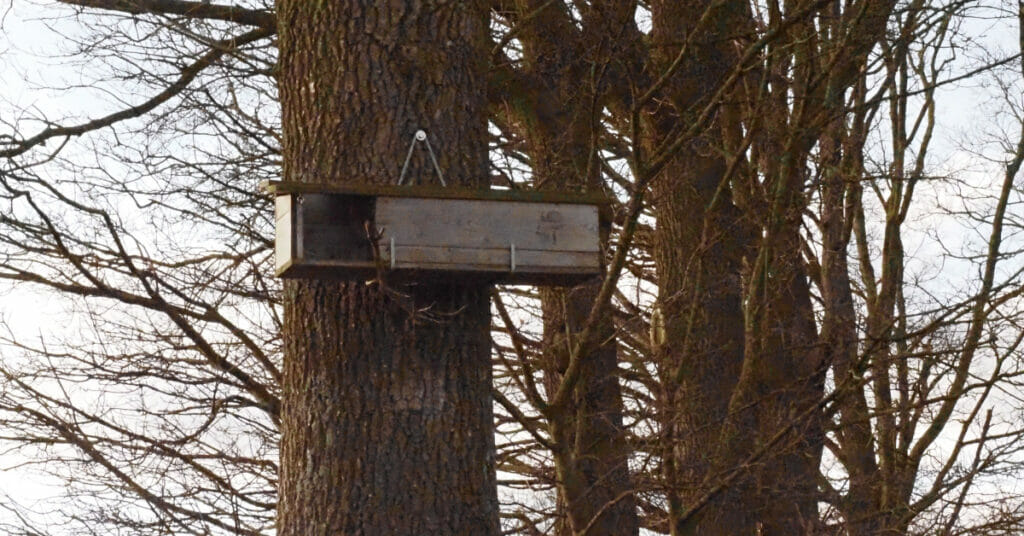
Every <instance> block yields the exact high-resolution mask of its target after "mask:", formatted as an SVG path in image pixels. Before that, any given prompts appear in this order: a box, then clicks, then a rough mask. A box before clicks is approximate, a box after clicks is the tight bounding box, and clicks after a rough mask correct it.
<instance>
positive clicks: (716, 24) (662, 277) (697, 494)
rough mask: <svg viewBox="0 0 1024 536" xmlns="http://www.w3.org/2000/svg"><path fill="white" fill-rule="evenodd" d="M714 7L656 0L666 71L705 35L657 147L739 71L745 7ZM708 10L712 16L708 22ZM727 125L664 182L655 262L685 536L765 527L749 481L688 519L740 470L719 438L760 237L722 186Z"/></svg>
mask: <svg viewBox="0 0 1024 536" xmlns="http://www.w3.org/2000/svg"><path fill="white" fill-rule="evenodd" d="M713 4H714V3H713V2H689V3H686V2H672V1H657V2H652V4H651V10H652V19H653V21H654V27H653V30H652V47H651V48H652V52H651V57H652V63H653V64H654V65H655V66H656V69H655V70H654V72H655V73H661V72H664V71H665V70H667V69H669V68H670V66H671V65H672V63H673V61H674V60H675V56H676V54H677V53H678V50H679V48H678V47H679V46H680V43H681V42H683V40H684V39H686V36H689V35H691V34H692V33H693V32H695V31H696V32H700V35H699V36H698V37H696V38H694V39H693V44H692V45H691V46H692V52H691V53H690V54H688V55H687V57H686V58H685V59H684V61H683V63H682V64H681V66H680V68H679V69H678V71H676V73H675V74H674V75H673V76H672V77H671V78H670V79H669V81H668V82H667V83H666V85H665V96H666V98H665V99H662V100H661V101H660V102H661V103H662V104H660V105H659V106H660V107H659V108H658V109H656V110H653V111H652V114H651V119H650V120H649V123H648V126H647V128H648V139H647V140H645V146H646V147H648V148H649V151H653V150H654V148H656V147H658V146H659V145H660V144H662V143H665V142H666V140H668V139H670V136H672V135H673V133H674V132H678V131H677V130H676V129H677V128H678V125H679V124H680V123H683V124H688V123H689V122H692V121H693V120H694V116H695V115H696V113H697V110H699V108H701V107H704V106H706V105H707V104H708V100H707V99H708V97H709V96H710V95H712V94H713V93H714V92H715V91H716V90H717V89H718V87H719V86H720V85H721V84H722V83H723V81H724V79H725V77H726V76H727V75H728V74H729V73H730V72H731V71H732V69H733V68H734V66H735V63H736V61H737V58H736V57H735V51H734V50H733V49H730V48H729V47H728V46H727V44H728V42H729V38H730V37H732V35H731V33H730V32H736V31H737V28H739V27H742V25H737V24H736V22H735V19H739V18H740V16H741V15H742V14H743V13H744V9H743V6H742V5H741V3H737V2H732V3H727V5H726V6H719V7H714V6H713ZM709 9H710V10H713V11H712V13H711V14H710V17H711V21H712V22H709V23H707V24H706V25H705V26H703V27H699V28H698V27H697V26H696V23H697V21H699V20H700V19H701V18H702V16H703V15H704V12H705V10H709ZM718 131H719V126H717V125H715V126H712V127H709V129H708V131H706V133H705V134H703V135H700V136H698V137H696V138H694V139H693V140H690V141H689V143H687V144H686V145H685V146H684V148H683V149H682V150H681V151H680V154H679V155H678V156H677V157H675V159H674V160H673V161H672V162H671V163H670V164H669V165H668V166H666V168H665V170H664V171H663V172H662V173H663V176H662V177H660V178H658V179H657V180H656V181H655V182H654V188H653V199H652V202H653V204H654V208H655V212H656V214H657V217H658V225H657V227H656V230H655V241H654V260H655V263H656V266H657V271H658V294H659V307H660V308H661V309H662V312H663V315H664V321H665V332H666V338H665V341H664V344H662V345H661V346H660V347H659V348H657V349H656V350H657V359H658V363H659V367H660V369H661V375H662V385H664V392H663V393H660V395H661V398H662V400H661V403H662V404H663V407H664V409H663V412H664V417H663V419H662V433H663V440H664V446H663V449H664V460H665V462H664V468H663V476H664V478H665V481H666V485H667V487H668V497H669V521H670V525H671V526H672V527H673V533H674V534H679V533H688V534H707V535H713V534H721V535H742V534H752V533H753V532H754V519H753V512H752V511H751V510H750V509H749V508H748V507H747V506H746V505H745V503H744V501H745V499H746V497H747V495H748V493H747V492H746V491H744V489H745V488H747V487H748V486H747V485H746V484H744V483H742V482H740V481H737V482H734V483H733V484H732V485H730V486H728V487H727V488H726V490H725V491H724V492H723V493H721V494H719V495H718V496H717V497H716V498H715V499H714V500H712V501H711V502H710V504H708V506H707V507H705V508H704V509H702V511H701V513H700V514H699V515H698V516H695V517H692V518H689V519H688V520H687V521H686V522H680V516H681V515H682V514H683V513H684V511H686V510H687V509H688V508H689V507H690V506H691V505H693V504H695V503H696V502H698V501H699V500H700V498H701V497H702V496H704V495H705V494H706V493H708V492H709V490H710V489H711V487H713V486H715V485H716V484H718V482H717V478H716V477H711V478H709V476H711V473H712V471H713V470H715V469H718V468H721V467H723V466H728V465H729V464H728V463H727V462H726V461H724V460H721V459H720V458H721V457H722V456H724V455H726V453H725V452H723V449H721V448H719V447H718V446H717V445H718V439H719V436H720V433H721V426H722V423H723V422H725V421H726V417H727V410H728V403H729V398H730V396H731V394H732V392H733V388H734V387H735V385H736V381H737V378H738V377H739V375H740V368H741V365H742V361H743V355H744V338H743V309H742V302H741V298H740V294H741V286H740V270H741V260H742V258H743V256H744V254H745V253H746V252H747V250H748V248H749V247H750V238H749V237H748V232H747V231H746V230H745V228H744V227H745V226H744V224H743V223H742V222H741V219H740V211H739V210H738V209H737V208H736V207H735V206H734V205H733V203H732V200H731V196H730V192H729V188H728V186H727V185H723V184H722V181H723V180H724V178H725V173H726V168H727V164H726V161H725V159H724V158H723V156H722V153H721V151H720V146H721V141H720V137H719V136H718ZM712 199H717V201H715V202H714V203H713V202H712ZM750 432H751V434H753V433H754V432H755V431H754V430H750Z"/></svg>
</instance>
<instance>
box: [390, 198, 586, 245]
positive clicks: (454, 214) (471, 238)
mask: <svg viewBox="0 0 1024 536" xmlns="http://www.w3.org/2000/svg"><path fill="white" fill-rule="evenodd" d="M375 221H376V225H377V227H378V228H381V229H382V232H383V240H384V241H389V240H390V239H391V238H394V239H395V243H396V244H401V245H407V244H408V245H417V246H451V247H462V248H474V247H475V248H508V247H509V245H511V244H515V246H516V247H517V248H521V249H534V250H541V251H544V250H557V251H598V242H597V236H598V219H597V207H594V206H590V205H569V204H559V203H509V202H504V201H469V200H462V199H449V200H443V201H442V200H438V199H416V198H398V197H382V198H378V199H377V212H376V219H375Z"/></svg>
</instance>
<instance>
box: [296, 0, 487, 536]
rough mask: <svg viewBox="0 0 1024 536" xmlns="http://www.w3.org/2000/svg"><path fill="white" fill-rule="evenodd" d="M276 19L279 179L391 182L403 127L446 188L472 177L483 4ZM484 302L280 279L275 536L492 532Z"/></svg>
mask: <svg viewBox="0 0 1024 536" xmlns="http://www.w3.org/2000/svg"><path fill="white" fill-rule="evenodd" d="M277 13H278V26H279V29H280V42H279V47H280V74H279V86H280V94H281V105H282V113H283V125H284V175H285V178H286V179H287V180H296V181H309V182H320V181H322V182H334V183H350V182H371V183H390V182H393V181H395V180H396V176H397V173H398V171H399V168H400V165H401V163H402V160H403V158H404V156H405V151H406V150H407V148H408V144H409V142H410V140H411V136H412V134H413V133H414V132H415V130H416V129H417V128H419V127H422V128H424V129H426V130H427V131H428V132H429V135H430V139H431V141H432V143H433V146H434V148H435V150H436V152H437V153H438V160H439V161H440V165H441V168H442V170H443V171H444V172H445V174H446V178H447V179H448V181H449V183H455V184H458V185H463V186H468V185H475V184H479V182H480V181H483V180H485V179H486V177H487V170H488V160H487V130H486V124H487V123H486V105H487V103H486V87H485V74H486V65H485V64H484V62H485V61H486V55H485V54H480V51H481V50H487V48H486V38H487V10H486V8H485V6H483V5H482V4H480V3H478V2H440V1H430V0H407V1H405V2H398V3H394V2H392V3H380V2H365V1H355V0H346V1H340V0H339V1H330V2H314V1H310V0H281V1H280V2H278V4H277ZM424 163H425V162H424V161H419V162H417V165H414V168H413V169H412V172H413V173H418V172H419V171H420V170H421V169H422V170H426V169H428V168H427V167H426V166H424V165H423V164H424ZM427 173H429V172H426V171H424V173H423V174H424V175H426V174H427ZM427 180H431V179H427ZM487 292H488V289H487V288H486V286H484V285H476V284H458V285H455V284H452V285H441V284H430V285H418V286H410V287H402V288H388V287H387V286H386V285H382V284H380V283H377V284H372V285H368V284H366V283H363V282H353V283H336V282H328V281H317V280H302V281H295V282H289V283H288V284H286V285H285V305H284V309H285V326H284V333H283V335H284V349H285V356H284V358H285V367H284V381H283V410H282V434H281V469H280V499H279V507H278V513H279V520H278V533H279V534H281V535H282V536H313V535H324V536H327V535H331V536H334V535H341V534H362V535H378V534H379V535H413V534H446V535H448V534H452V535H459V534H465V535H470V534H472V535H479V534H483V535H487V534H497V531H498V506H497V497H496V489H495V473H494V439H493V434H492V426H493V424H492V408H491V396H490V389H491V366H490V339H489V334H488V327H489V309H488V302H487V296H488V294H487Z"/></svg>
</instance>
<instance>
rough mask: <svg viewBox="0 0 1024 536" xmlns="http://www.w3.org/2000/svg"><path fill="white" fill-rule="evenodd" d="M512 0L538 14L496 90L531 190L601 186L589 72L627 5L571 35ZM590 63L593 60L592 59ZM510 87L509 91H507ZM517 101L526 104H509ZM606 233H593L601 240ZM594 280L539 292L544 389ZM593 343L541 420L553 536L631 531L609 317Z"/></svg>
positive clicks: (550, 16)
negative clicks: (524, 159) (549, 444)
mask: <svg viewBox="0 0 1024 536" xmlns="http://www.w3.org/2000/svg"><path fill="white" fill-rule="evenodd" d="M549 4H550V2H547V1H546V0H519V1H517V2H516V3H515V7H516V11H517V12H518V13H519V14H520V16H521V15H523V14H528V13H533V12H536V11H537V10H544V11H543V16H541V17H538V18H537V19H535V20H531V21H529V22H528V23H524V24H521V25H520V26H518V27H517V28H518V34H517V35H518V37H519V39H520V40H521V41H522V43H523V67H522V69H523V73H522V74H523V79H522V81H521V82H522V83H521V84H520V85H519V86H518V87H516V88H515V89H512V88H509V87H503V88H500V91H499V93H501V97H502V98H501V100H502V101H503V104H504V105H503V106H501V109H502V110H503V111H507V110H516V111H515V112H506V113H509V114H510V115H512V117H511V118H510V119H511V121H510V123H515V124H517V125H518V126H519V131H520V132H519V133H520V135H521V136H522V137H523V139H524V141H525V144H524V145H525V147H524V149H525V151H526V153H527V154H528V155H529V157H530V163H531V167H532V171H533V175H534V182H535V184H536V185H537V186H538V187H539V188H542V189H553V190H573V191H577V190H581V189H587V190H591V191H594V190H597V189H600V188H601V175H600V167H599V166H598V160H597V154H596V152H595V151H596V149H595V146H594V140H595V136H596V134H597V131H598V129H599V128H600V126H599V112H600V106H598V105H597V104H596V102H597V101H599V100H600V97H601V93H602V88H601V82H600V81H599V80H596V79H595V77H594V76H593V75H592V74H591V73H592V72H593V71H600V70H601V69H602V67H604V66H606V64H608V63H613V62H614V61H615V60H616V59H617V58H616V53H614V52H613V53H608V55H607V56H605V57H599V56H598V54H599V52H598V51H600V52H604V51H606V50H609V49H612V50H615V47H614V46H612V45H610V44H609V43H602V42H601V41H602V40H610V39H612V37H611V36H613V35H617V34H613V31H617V32H621V27H622V25H623V24H624V22H625V21H628V20H629V19H630V18H631V17H632V13H633V8H632V7H631V6H629V5H628V4H627V3H623V4H622V5H621V6H616V7H615V8H611V7H603V8H602V9H593V8H592V7H586V8H584V9H583V10H582V11H581V14H580V16H581V18H582V20H583V25H582V26H583V27H582V28H577V27H576V25H575V24H574V22H573V20H572V16H571V14H570V12H569V9H568V7H567V6H566V5H564V4H563V3H562V2H557V3H555V4H553V5H549ZM595 56H598V57H595ZM517 90H519V91H517ZM524 96H526V97H527V98H528V99H529V101H530V103H531V106H528V107H515V106H509V105H508V104H509V101H512V100H514V98H523V97H524ZM607 239H608V236H607V232H605V233H604V234H603V235H602V242H603V243H606V242H607ZM600 286H601V280H600V279H598V278H595V279H594V280H592V281H589V282H587V283H584V284H582V285H580V286H577V287H575V288H572V289H552V288H549V289H542V290H541V291H540V297H541V307H542V310H543V315H544V349H545V350H544V356H543V357H544V361H543V370H544V382H545V386H546V388H547V392H548V393H554V392H556V391H557V390H558V387H559V385H560V384H561V382H562V380H563V372H564V370H565V366H566V364H567V362H568V355H567V349H566V348H567V344H566V340H565V339H566V333H569V334H571V337H573V338H574V340H575V337H578V336H579V333H580V330H581V329H582V325H583V323H584V322H585V321H586V317H587V315H588V314H589V312H590V310H591V308H592V307H593V305H594V300H595V299H596V298H597V295H598V292H599V290H600ZM595 328H596V329H595V330H594V332H593V335H592V337H593V340H596V341H601V344H596V345H586V347H588V348H593V349H592V350H590V351H589V352H588V353H587V355H585V356H583V357H582V367H581V371H580V376H579V380H578V381H577V383H576V385H575V389H574V390H573V396H572V397H570V398H569V399H568V400H567V402H566V404H564V405H563V406H562V407H558V408H551V411H550V412H549V414H548V418H549V422H550V431H551V437H552V440H553V442H554V446H553V449H552V458H553V460H554V464H555V469H556V477H557V479H558V498H557V502H558V509H559V521H558V522H557V523H556V526H555V529H554V533H555V534H556V535H558V536H566V535H571V534H577V533H581V532H583V531H584V530H586V534H587V535H588V536H629V535H631V534H632V535H635V534H637V532H638V531H639V528H638V520H637V513H636V501H635V500H634V498H633V496H632V493H633V485H632V482H631V480H630V476H629V467H628V460H629V448H630V447H629V445H628V443H627V441H626V434H625V430H624V429H623V422H622V421H623V416H622V395H621V390H620V387H619V368H618V352H617V346H616V337H615V325H614V322H612V320H611V315H608V316H607V317H605V318H603V319H602V320H601V321H600V323H599V324H598V325H597V326H596V327H595Z"/></svg>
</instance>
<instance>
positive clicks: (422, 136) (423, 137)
mask: <svg viewBox="0 0 1024 536" xmlns="http://www.w3.org/2000/svg"><path fill="white" fill-rule="evenodd" d="M420 141H422V142H423V143H424V144H425V145H426V146H427V152H428V153H430V161H431V162H432V163H433V164H434V172H435V173H437V179H438V180H439V181H441V186H444V187H447V186H448V183H446V182H445V181H444V174H443V173H441V166H439V165H437V156H435V155H434V148H433V147H431V146H430V140H428V139H427V132H426V131H425V130H417V131H416V134H414V135H413V137H412V141H411V142H410V143H409V152H408V154H406V155H405V163H404V164H402V173H401V174H400V175H399V176H398V185H399V186H401V185H402V184H404V183H405V172H406V171H408V170H409V161H410V160H412V152H413V150H415V149H416V142H420Z"/></svg>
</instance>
